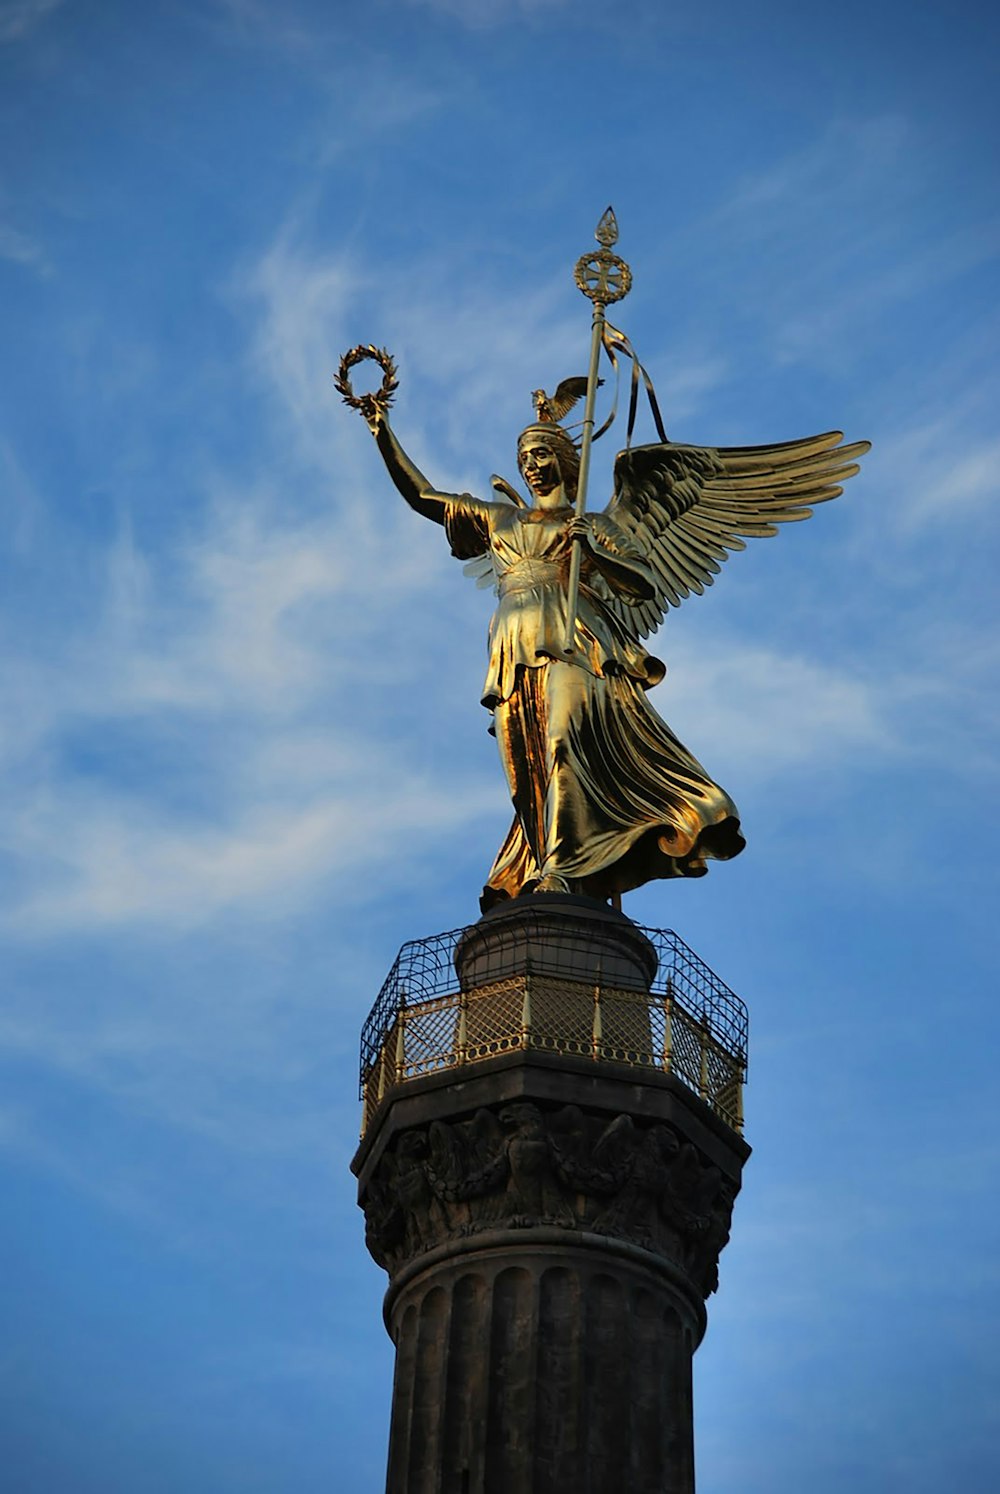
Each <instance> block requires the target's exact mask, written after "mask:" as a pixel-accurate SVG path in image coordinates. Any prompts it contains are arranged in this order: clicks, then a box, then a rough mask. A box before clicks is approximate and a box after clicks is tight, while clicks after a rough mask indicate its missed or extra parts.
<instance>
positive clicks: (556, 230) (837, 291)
mask: <svg viewBox="0 0 1000 1494" xmlns="http://www.w3.org/2000/svg"><path fill="white" fill-rule="evenodd" d="M998 31H1000V25H998V22H997V20H996V16H995V13H994V12H993V11H992V10H990V9H988V8H987V7H986V6H977V5H975V4H969V3H966V4H958V5H956V6H952V7H950V8H948V9H946V8H945V7H944V6H939V5H936V4H931V3H927V0H915V3H913V4H910V5H907V6H905V7H904V6H902V5H901V4H898V3H874V4H873V3H871V0H869V3H867V4H864V5H862V4H859V3H856V0H845V3H842V4H840V5H838V6H837V7H825V8H823V9H822V10H821V9H820V8H818V7H812V6H808V5H802V4H797V5H793V4H790V3H789V4H785V3H780V0H762V3H760V4H758V5H755V6H744V5H737V4H735V3H733V0H707V3H706V0H700V3H698V4H693V3H691V4H688V3H681V4H674V3H664V4H653V3H645V0H623V3H620V4H619V5H618V6H617V7H615V8H614V11H613V12H612V8H611V7H608V6H603V5H597V4H593V3H590V0H577V3H573V4H570V3H560V0H547V3H546V0H370V3H369V4H367V5H364V6H361V5H348V4H341V3H339V0H330V3H326V4H320V3H309V0H301V3H299V0H292V3H290V4H287V5H283V6H280V7H279V6H278V5H276V4H272V3H269V0H218V3H213V0H151V3H148V4H145V5H142V6H136V5H128V4H125V3H115V0H103V3H96V0H94V3H86V0H0V68H2V87H0V124H2V128H0V298H2V306H3V313H2V314H3V326H4V336H3V340H2V354H0V380H2V402H0V498H2V502H3V507H4V515H5V518H4V526H3V530H4V543H3V546H2V560H0V565H2V583H3V584H2V593H0V673H2V680H3V695H4V701H5V710H4V713H3V716H4V725H3V731H2V737H0V761H2V766H3V776H2V780H0V783H2V793H3V798H4V805H3V809H4V812H3V816H2V820H0V825H2V830H0V851H2V857H0V878H2V885H3V891H4V897H3V904H2V913H0V921H2V925H3V966H4V968H3V989H4V1001H3V1007H2V1015H0V1066H2V1077H3V1085H2V1097H0V1142H2V1168H3V1190H4V1197H5V1203H6V1207H5V1209H4V1211H3V1218H2V1221H0V1279H2V1280H3V1282H4V1286H5V1288H6V1291H5V1293H4V1297H5V1302H4V1308H3V1331H2V1336H0V1344H2V1347H0V1364H2V1370H3V1379H4V1382H5V1389H4V1394H3V1406H4V1410H3V1413H2V1417H3V1447H4V1454H3V1455H4V1464H5V1468H6V1469H7V1470H8V1471H9V1476H10V1484H9V1487H10V1488H11V1489H12V1490H15V1491H17V1494H53V1491H56V1490H58V1491H62V1490H65V1491H67V1494H68V1491H70V1490H72V1491H73V1494H90V1491H95V1494H96V1491H101V1494H139V1491H141V1494H173V1491H177V1490H184V1491H185V1494H222V1491H227V1494H228V1491H239V1494H244V1491H246V1494H284V1491H286V1490H288V1489H295V1490H296V1491H299V1494H309V1491H311V1490H316V1491H318V1490H320V1489H324V1490H326V1489H329V1488H331V1487H334V1486H336V1487H340V1488H345V1489H352V1490H353V1489H359V1490H363V1489H376V1488H378V1487H380V1485H381V1480H382V1477H383V1468H384V1445H385V1433H386V1426H387V1408H388V1397H389V1389H390V1377H391V1350H390V1345H389V1343H388V1340H387V1339H386V1337H385V1335H384V1332H383V1329H382V1326H381V1319H380V1299H381V1293H382V1289H383V1278H382V1273H381V1272H380V1271H379V1270H378V1269H377V1268H376V1267H375V1266H374V1265H372V1264H371V1262H370V1261H369V1260H368V1258H367V1256H366V1255H365V1252H364V1246H363V1241H362V1221H361V1216H360V1214H359V1213H358V1212H357V1210H356V1207H355V1204H354V1190H353V1180H352V1179H351V1177H350V1174H349V1172H348V1161H349V1158H350V1156H351V1154H352V1152H353V1149H354V1144H355V1139H356V1136H357V1125H358V1119H359V1112H358V1106H357V1103H356V1098H355V1095H356V1091H355V1082H356V1073H355V1064H356V1043H357V1034H358V1031H359V1028H360V1025H361V1022H362V1020H363V1018H364V1016H365V1014H366V1012H367V1010H368V1007H369V1005H370V1004H371V1002H372V1000H373V999H374V997H375V995H376V993H377V991H378V988H379V985H380V983H381V980H382V978H383V976H384V974H385V971H386V970H387V968H388V966H389V964H390V963H391V961H392V959H393V957H394V955H395V952H396V949H397V948H398V946H399V944H400V943H402V942H403V940H405V939H409V938H414V937H419V936H421V935H423V934H429V933H434V932H437V931H439V930H442V929H446V928H451V927H455V926H457V925H460V924H462V923H465V922H468V921H471V919H473V918H474V917H475V915H476V897H477V895H478V890H479V887H480V885H481V883H482V881H483V879H484V875H485V872H486V870H487V869H488V867H489V865H490V862H491V861H492V858H493V854H494V852H495V850H496V847H497V845H498V844H499V841H500V839H501V838H502V836H503V833H504V832H505V829H506V824H507V820H508V816H509V811H508V809H507V807H506V803H505V791H504V788H503V783H502V778H501V775H500V772H499V767H498V765H497V763H496V761H495V757H494V754H495V748H494V746H493V744H492V742H491V740H490V739H489V738H488V737H487V736H486V734H485V730H484V727H485V715H484V713H483V712H482V710H481V709H480V707H479V705H478V704H477V701H478V693H479V685H480V680H481V674H482V669H483V657H484V636H485V628H486V622H487V617H488V611H489V599H488V596H487V595H485V594H484V593H481V592H477V591H476V590H475V588H474V587H472V586H470V584H469V582H468V581H467V580H466V579H465V578H464V577H463V576H462V573H461V568H460V567H459V566H457V565H456V564H455V562H454V561H452V560H451V559H450V558H449V557H448V555H447V554H446V551H445V547H444V544H443V542H442V537H441V534H440V532H439V531H438V530H437V529H435V528H434V526H431V525H428V524H426V523H423V522H422V521H420V520H419V519H418V518H417V517H416V516H415V515H413V514H411V513H410V512H409V511H408V510H406V509H405V508H404V506H403V505H402V504H401V503H400V502H399V500H398V498H397V496H396V495H395V493H394V491H393V490H392V489H391V488H390V487H389V485H388V483H387V481H386V479H385V477H384V474H383V473H382V471H381V469H380V464H379V463H378V460H377V457H376V454H375V452H374V451H373V450H372V448H371V443H370V438H369V437H368V435H367V432H366V431H365V429H364V427H363V425H362V424H361V422H360V421H359V420H358V419H357V417H356V416H354V415H353V414H351V412H349V411H347V410H345V409H344V407H343V406H342V405H341V404H340V402H339V400H338V399H337V396H336V394H335V392H334V390H333V387H332V382H331V375H332V373H333V371H334V370H335V368H336V365H337V360H338V358H339V355H340V353H341V351H342V350H343V349H344V348H346V347H349V346H351V345H352V344H354V343H356V342H359V341H366V342H367V341H369V340H371V341H375V342H377V343H384V344H386V345H388V346H389V347H390V348H392V350H393V351H394V353H395V354H396V356H397V358H398V360H399V364H400V391H399V396H398V400H397V404H396V416H395V423H396V427H397V429H398V430H399V432H400V434H401V435H402V436H403V438H404V439H405V440H406V441H407V444H408V445H409V446H410V448H411V449H412V451H413V454H414V455H415V456H416V457H417V459H418V460H419V461H420V462H421V464H422V465H423V466H424V467H425V469H426V470H427V471H428V472H429V473H430V474H431V475H432V476H433V478H434V480H435V481H436V482H437V483H438V484H439V485H440V486H442V487H445V488H456V489H469V490H471V491H473V492H480V493H483V492H484V491H485V490H486V488H487V484H488V481H489V474H490V473H491V472H493V471H498V472H502V473H506V474H507V475H508V476H513V474H514V456H513V444H514V439H515V436H516V433H517V431H518V430H519V429H520V427H521V425H522V424H523V423H524V422H525V420H526V419H527V417H528V416H529V414H530V401H529V394H530V391H531V390H532V389H533V388H535V387H537V386H538V385H539V384H542V385H544V386H545V387H546V388H551V387H552V386H553V384H554V383H555V382H557V381H558V380H559V379H560V378H562V377H564V376H565V375H567V374H571V373H578V372H583V371H584V369H585V364H586V350H587V340H588V328H589V320H588V315H587V308H586V305H585V303H584V302H583V300H582V298H581V297H580V296H579V294H578V293H577V291H576V290H575V289H574V287H573V284H572V279H571V270H572V265H573V263H574V261H575V259H576V258H577V256H578V255H580V254H581V253H583V252H585V251H587V250H588V248H589V247H591V246H592V242H593V241H592V238H591V234H592V231H593V227H594V224H595V222H596V220H597V218H598V216H599V214H600V213H601V212H602V211H603V209H604V207H605V206H606V204H607V203H608V202H609V201H610V202H613V203H614V206H615V208H616V211H617V214H618V218H619V222H620V225H621V231H622V239H621V245H620V248H621V250H622V252H623V254H624V255H625V256H626V258H628V259H629V260H630V262H631V264H632V267H633V271H634V274H635V289H634V291H633V293H632V295H631V297H630V298H629V300H628V301H627V302H626V303H625V305H624V306H623V307H622V308H621V313H620V317H619V321H620V323H621V324H623V325H624V326H625V328H626V330H627V331H628V332H629V333H630V335H631V336H632V338H633V340H634V341H635V342H636V343H637V345H638V347H639V350H640V355H641V356H642V358H643V361H644V362H645V363H646V365H647V367H648V368H649V369H650V371H651V373H652V374H653V376H654V378H655V380H656V383H657V389H658V392H659V395H660V399H661V403H662V406H663V409H664V414H665V419H666V422H667V427H668V430H669V431H670V433H671V435H672V436H674V437H675V438H676V439H680V440H687V441H695V442H698V441H700V442H704V443H706V444H720V445H724V444H732V445H743V444H753V443H758V442H769V441H774V440H785V439H791V438H793V437H795V436H799V435H805V434H808V433H811V432H814V431H818V430H823V429H828V428H830V427H833V426H837V427H840V428H843V429H844V430H845V431H846V432H847V433H848V435H849V437H850V438H851V439H859V438H862V437H867V438H869V439H871V440H872V441H873V443H874V449H873V451H872V453H871V455H870V457H869V458H868V459H867V460H866V462H865V465H864V470H863V474H862V476H860V477H859V478H857V479H855V480H854V481H853V482H852V483H851V484H850V486H849V488H848V489H847V491H846V493H845V495H844V497H843V498H842V499H841V500H840V501H838V502H837V503H836V504H833V505H829V506H827V507H826V508H824V509H822V510H820V511H819V512H818V513H817V515H816V517H815V518H814V519H813V520H811V521H810V522H809V524H807V525H805V526H801V527H796V528H794V529H793V530H791V531H789V532H785V533H783V534H782V535H781V536H780V537H779V538H778V539H776V540H774V541H772V542H768V543H761V544H759V545H757V546H755V547H754V548H753V549H752V550H750V551H748V552H747V554H746V555H743V556H739V557H737V558H736V559H734V561H733V562H732V563H731V565H729V566H728V567H727V568H726V571H725V573H724V575H723V576H722V577H721V578H720V581H719V584H718V585H717V586H716V587H715V588H714V589H713V590H712V591H711V592H709V593H708V594H707V595H706V597H705V598H703V599H701V600H697V599H696V600H692V601H691V602H690V603H688V604H687V605H686V606H685V607H684V608H683V609H682V610H681V611H680V612H677V613H674V614H673V615H672V616H671V617H670V618H669V619H668V621H667V624H666V626H665V628H664V629H663V631H662V633H661V635H660V637H659V651H660V652H661V653H662V654H663V655H664V657H665V658H666V661H667V664H668V669H669V673H668V677H667V680H666V682H665V683H664V684H663V685H662V686H660V687H659V688H658V690H657V692H656V704H657V706H658V709H659V710H660V712H661V714H662V715H664V716H665V717H666V718H667V719H668V720H669V721H670V722H671V724H672V725H673V727H674V728H675V730H676V731H677V732H678V734H679V735H680V737H681V738H682V740H683V741H685V742H686V743H687V744H688V745H689V746H690V747H691V749H692V750H693V751H694V752H695V753H696V754H697V755H698V757H700V758H701V759H702V761H703V762H704V763H705V764H706V766H707V767H708V768H709V769H710V770H711V771H712V773H713V774H714V775H715V776H716V777H717V778H718V780H719V781H720V782H721V783H722V784H724V785H725V787H726V788H727V789H728V790H729V791H730V792H731V794H732V795H733V797H734V798H735V799H736V801H737V803H738V804H739V805H740V808H741V811H742V814H743V819H744V826H745V829H746V831H747V835H748V841H749V845H748V849H747V851H746V853H745V854H744V856H743V857H741V858H740V860H739V861H737V862H734V863H732V864H731V865H727V866H718V867H716V868H715V869H714V870H713V871H712V873H711V875H710V876H709V877H708V878H707V879H705V880H703V881H701V882H699V883H695V884H691V885H684V886H677V885H674V884H660V885H653V886H651V887H648V888H646V889H643V890H642V891H641V892H639V893H636V894H634V895H632V896H631V897H630V898H628V899H627V900H626V907H627V911H629V912H630V913H631V914H632V916H633V917H635V918H637V919H638V920H640V921H641V922H644V923H647V924H652V925H655V926H659V927H673V928H675V929H676V930H677V931H678V932H679V933H680V935H681V936H682V937H683V938H684V939H685V940H686V941H687V942H688V943H689V944H691V945H692V946H693V947H694V948H695V949H696V950H697V951H698V952H699V953H700V954H701V955H702V957H703V958H704V959H705V960H706V961H707V962H708V963H709V964H710V965H711V966H712V967H713V968H715V969H716V970H717V971H718V972H719V974H720V975H721V976H722V977H723V978H724V979H725V980H726V981H728V983H729V984H730V985H732V986H733V987H734V988H735V989H736V990H738V991H739V992H740V993H741V994H742V995H743V996H744V998H745V999H746V1000H747V1002H748V1003H749V1006H750V1011H751V1084H750V1088H749V1090H748V1094H747V1133H748V1138H749V1140H750V1141H751V1143H752V1144H753V1146H754V1148H755V1153H754V1156H753V1158H752V1160H751V1163H750V1165H749V1167H748V1169H747V1174H746V1181H745V1188H744V1192H743V1195H742V1197H741V1199H740V1201H739V1204H738V1207H737V1213H736V1223H735V1229H734V1236H733V1241H732V1244H731V1245H730V1247H729V1248H728V1250H727V1251H726V1253H725V1255H724V1257H723V1262H722V1288H721V1291H720V1293H719V1295H718V1296H717V1297H716V1298H714V1299H713V1301H712V1303H711V1304H710V1324H709V1333H708V1337H707V1339H706V1341H705V1344H704V1345H703V1347H702V1349H701V1350H700V1351H699V1354H698V1358H697V1360H696V1407H697V1411H696V1414H697V1440H698V1463H699V1491H700V1494H722V1491H724V1490H725V1491H728V1490H732V1489H734V1488H739V1489H740V1491H741V1494H800V1491H801V1490H802V1489H803V1488H808V1489H810V1491H811V1494H833V1491H834V1490H836V1491H838V1494H839V1491H842V1490H844V1489H845V1488H850V1489H851V1490H852V1491H854V1494H895V1491H897V1490H898V1491H900V1494H902V1491H904V1490H905V1491H906V1494H939V1491H940V1490H941V1489H943V1488H957V1489H961V1490H962V1491H963V1494H986V1491H987V1490H991V1491H992V1490H993V1489H994V1488H995V1487H996V1483H997V1477H998V1468H997V1463H998V1458H997V1454H996V1443H997V1437H998V1431H1000V1428H998V1421H1000V1383H998V1381H1000V1375H998V1366H997V1353H996V1346H995V1337H996V1335H995V1323H996V1313H997V1306H998V1303H997V1295H998V1293H997V1267H996V1261H997V1249H998V1243H1000V1242H998V1233H1000V1229H998V1206H997V1202H996V1198H997V1167H996V1163H997V1152H998V1147H997V1142H996V1139H995V1138H996V1126H995V1109H996V1056H995V1055H996V1043H997V1037H998V1025H1000V1024H998V1021H997V1016H996V1007H995V1003H994V1001H993V1000H992V992H993V985H992V983H988V982H989V977H990V975H991V974H992V969H993V966H994V959H993V952H994V945H995V920H996V912H995V907H996V896H995V894H996V888H995V880H994V862H995V854H994V846H995V842H996V836H997V825H996V808H995V806H996V802H997V789H998V783H997V768H996V759H995V753H994V742H995V736H996V718H997V706H996V700H997V656H998V647H997V642H996V637H997V633H996V627H995V613H994V607H993V593H994V586H993V584H992V583H993V577H994V569H995V566H996V553H997V551H996V541H997V528H998V522H997V516H996V508H997V505H996V498H997V481H996V476H995V473H996V470H997V466H998V462H1000V436H998V433H997V420H996V411H997V408H998V406H1000V397H998V396H1000V387H998V386H1000V378H998V367H997V357H996V348H997V345H998V331H1000V327H998V322H1000V314H998V309H997V258H998V253H1000V206H998V200H997V192H996V184H997V171H996V164H995V162H996V156H997V145H998V139H997V135H998V131H997V96H998V83H1000V78H998V66H997V57H998V56H1000V47H998V43H1000V35H998ZM641 435H643V436H644V437H645V438H646V439H649V438H651V436H652V432H651V431H649V432H642V433H641ZM613 451H614V442H613V440H612V439H609V440H608V441H606V442H604V443H602V446H601V447H599V448H597V450H596V452H595V469H594V474H593V481H594V487H593V492H594V496H595V499H596V498H599V497H600V496H601V494H602V493H603V494H604V495H606V494H607V492H608V484H609V475H610V463H611V459H612V457H613Z"/></svg>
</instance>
